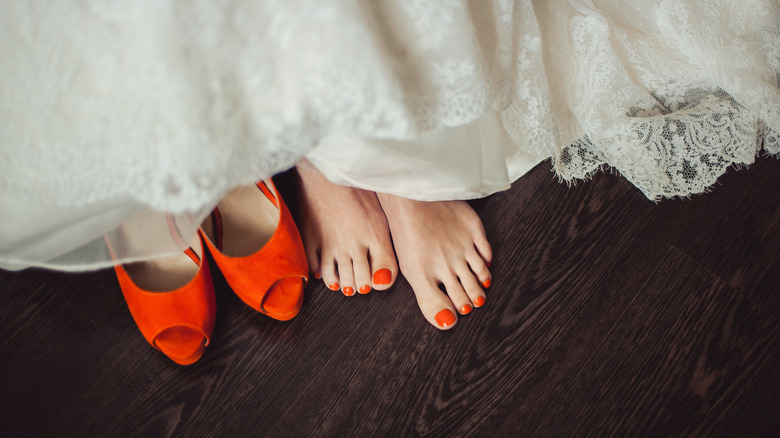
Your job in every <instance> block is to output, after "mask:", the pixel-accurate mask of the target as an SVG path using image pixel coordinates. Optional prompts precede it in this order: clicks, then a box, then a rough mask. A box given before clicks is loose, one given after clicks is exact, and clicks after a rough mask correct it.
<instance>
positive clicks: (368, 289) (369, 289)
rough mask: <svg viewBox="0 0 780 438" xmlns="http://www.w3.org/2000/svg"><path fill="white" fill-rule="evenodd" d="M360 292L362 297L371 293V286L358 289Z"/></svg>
mask: <svg viewBox="0 0 780 438" xmlns="http://www.w3.org/2000/svg"><path fill="white" fill-rule="evenodd" d="M358 292H360V293H361V294H362V295H365V294H367V293H369V292H371V286H369V285H365V286H360V289H358Z"/></svg>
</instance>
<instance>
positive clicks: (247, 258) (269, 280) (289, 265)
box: [200, 180, 309, 321]
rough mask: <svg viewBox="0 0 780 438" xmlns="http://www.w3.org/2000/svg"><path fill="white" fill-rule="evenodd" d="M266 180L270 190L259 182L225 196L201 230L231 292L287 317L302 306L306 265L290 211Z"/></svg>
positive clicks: (273, 314)
mask: <svg viewBox="0 0 780 438" xmlns="http://www.w3.org/2000/svg"><path fill="white" fill-rule="evenodd" d="M268 184H269V185H270V186H271V187H273V193H272V192H271V190H270V189H269V187H268V185H266V184H265V183H264V182H262V181H261V182H258V183H257V184H255V185H253V186H244V187H239V188H237V189H234V190H233V191H231V192H230V193H228V194H227V195H225V197H224V198H223V199H222V201H220V203H219V205H217V208H215V209H214V211H213V212H212V216H211V217H212V223H211V227H205V228H204V227H201V229H200V233H201V239H202V240H203V241H204V242H205V243H206V246H207V247H208V249H209V252H210V253H211V256H212V257H213V258H214V261H215V262H216V263H217V266H218V267H219V269H220V271H222V274H223V275H224V277H225V280H227V282H228V284H229V285H230V287H231V288H232V289H233V292H235V293H236V295H238V297H239V298H241V300H242V301H243V302H244V303H246V304H247V305H248V306H249V307H251V308H253V309H255V310H257V311H258V312H260V313H263V314H265V315H268V316H270V317H271V318H274V319H278V320H280V321H287V320H289V319H292V318H294V317H295V316H296V315H298V312H300V310H301V306H302V305H303V289H304V287H305V286H306V282H307V281H308V280H309V279H308V273H309V267H308V264H307V263H306V254H305V252H304V250H303V242H302V241H301V235H300V234H299V233H298V228H297V227H296V226H295V222H294V221H293V219H292V215H290V211H289V210H288V209H287V205H286V204H285V203H284V200H283V199H282V198H281V197H280V196H278V193H279V192H278V191H277V190H276V187H275V186H274V185H273V182H272V181H270V180H269V183H268ZM274 193H276V195H275V194H274Z"/></svg>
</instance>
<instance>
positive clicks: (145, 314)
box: [106, 216, 217, 365]
mask: <svg viewBox="0 0 780 438" xmlns="http://www.w3.org/2000/svg"><path fill="white" fill-rule="evenodd" d="M168 225H169V228H171V231H172V235H174V236H177V235H178V234H177V233H178V232H177V231H175V224H174V223H173V219H172V218H171V217H170V216H169V217H168ZM106 242H107V243H108V239H106ZM108 249H109V251H110V252H111V255H112V257H114V259H116V255H115V254H114V251H113V248H112V247H111V245H110V243H109V244H108ZM200 249H201V254H203V244H202V242H201V245H200ZM114 270H115V271H116V275H117V279H118V280H119V286H120V288H121V289H122V294H123V295H124V296H125V301H127V307H128V308H129V309H130V313H131V314H132V315H133V319H134V320H135V323H136V325H138V328H139V329H140V330H141V334H143V336H144V338H146V340H147V341H148V342H149V344H151V346H152V347H154V348H156V349H157V350H160V351H161V352H163V354H165V355H166V356H168V358H170V359H171V360H172V361H174V362H176V363H178V364H179V365H190V364H193V363H195V362H197V361H198V360H199V359H200V358H201V357H202V356H203V353H204V351H205V350H206V346H208V345H209V343H210V342H211V335H212V333H213V332H214V323H215V320H216V309H217V302H216V297H215V294H214V284H213V283H212V281H211V272H210V270H209V264H208V263H207V262H206V261H205V260H203V258H202V257H199V256H198V254H196V253H195V251H194V250H193V249H192V248H188V249H187V250H186V251H184V252H183V253H182V254H179V255H177V256H174V257H167V258H163V259H158V260H155V261H152V262H138V263H130V264H128V266H127V267H125V266H123V265H122V264H117V265H115V266H114Z"/></svg>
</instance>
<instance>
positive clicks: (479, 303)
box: [474, 297, 485, 307]
mask: <svg viewBox="0 0 780 438" xmlns="http://www.w3.org/2000/svg"><path fill="white" fill-rule="evenodd" d="M483 304H485V297H477V299H475V300H474V306H475V307H482V305H483Z"/></svg>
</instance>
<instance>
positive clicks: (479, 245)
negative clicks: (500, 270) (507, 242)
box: [474, 231, 493, 266]
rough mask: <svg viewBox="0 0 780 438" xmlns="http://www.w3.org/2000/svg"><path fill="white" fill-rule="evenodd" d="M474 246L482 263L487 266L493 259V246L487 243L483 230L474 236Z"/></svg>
mask: <svg viewBox="0 0 780 438" xmlns="http://www.w3.org/2000/svg"><path fill="white" fill-rule="evenodd" d="M474 248H475V249H476V250H477V252H478V253H479V256H480V257H481V258H482V260H483V261H484V263H485V264H486V265H488V266H489V265H490V262H491V261H493V248H492V247H491V246H490V243H488V241H487V237H485V232H484V231H482V233H478V234H477V236H475V238H474Z"/></svg>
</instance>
